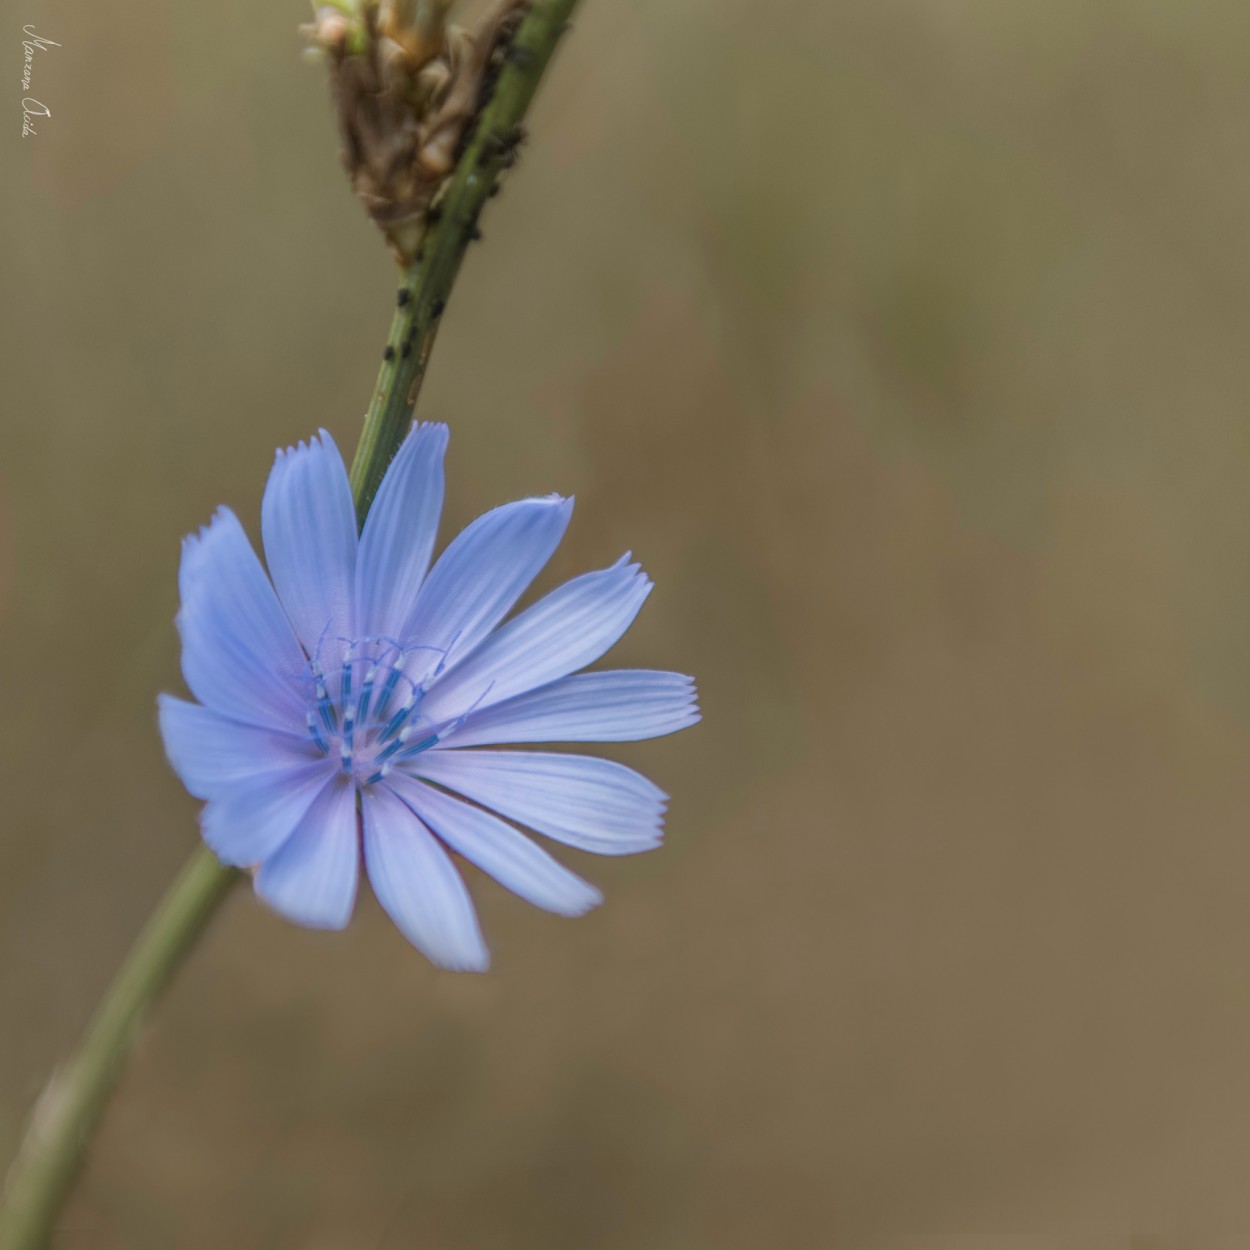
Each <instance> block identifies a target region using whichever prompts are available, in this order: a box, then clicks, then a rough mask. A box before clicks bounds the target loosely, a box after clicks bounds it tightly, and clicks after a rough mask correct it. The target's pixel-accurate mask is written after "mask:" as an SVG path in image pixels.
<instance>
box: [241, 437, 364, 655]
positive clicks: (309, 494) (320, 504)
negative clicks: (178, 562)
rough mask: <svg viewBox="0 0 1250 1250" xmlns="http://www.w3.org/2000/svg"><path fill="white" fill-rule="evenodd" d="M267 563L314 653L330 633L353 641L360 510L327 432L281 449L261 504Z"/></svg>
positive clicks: (307, 647) (298, 629)
mask: <svg viewBox="0 0 1250 1250" xmlns="http://www.w3.org/2000/svg"><path fill="white" fill-rule="evenodd" d="M260 530H261V537H262V538H263V539H264V541H265V560H266V562H267V563H268V565H269V573H270V575H271V576H272V577H273V584H274V586H275V587H277V590H278V598H279V599H281V600H282V606H283V608H285V609H286V614H287V616H288V617H289V618H290V621H291V624H292V625H293V626H294V627H295V632H296V634H297V635H298V636H299V640H300V642H302V643H303V644H304V649H305V650H306V651H307V652H308V654H309V655H311V656H313V657H314V658H316V657H317V653H318V648H319V647H320V645H321V644H322V642H323V640H324V639H326V638H338V639H342V638H352V637H354V636H355V631H354V625H355V622H354V616H355V612H354V603H355V595H356V545H357V539H356V510H355V507H354V506H353V504H352V492H351V487H350V486H349V485H348V483H347V470H346V469H344V467H343V459H342V457H341V456H340V455H339V451H338V448H337V447H336V446H335V445H334V440H333V439H332V438H331V437H330V435H329V434H328V433H326V431H325V430H322V431H321V434H320V438H313V439H309V441H308V443H307V444H304V443H300V445H299V446H298V447H288V448H287V449H286V450H285V451H279V452H278V454H277V456H276V458H275V459H274V464H273V470H272V471H271V472H270V474H269V481H268V483H266V485H265V497H264V500H263V501H262V503H261V508H260Z"/></svg>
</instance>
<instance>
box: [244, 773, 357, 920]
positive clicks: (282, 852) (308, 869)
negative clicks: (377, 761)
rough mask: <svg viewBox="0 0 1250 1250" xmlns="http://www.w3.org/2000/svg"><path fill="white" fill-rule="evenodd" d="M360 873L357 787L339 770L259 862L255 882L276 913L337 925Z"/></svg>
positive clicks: (348, 909)
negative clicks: (279, 843) (290, 830)
mask: <svg viewBox="0 0 1250 1250" xmlns="http://www.w3.org/2000/svg"><path fill="white" fill-rule="evenodd" d="M359 871H360V842H359V840H358V838H357V836H356V786H355V783H354V782H353V781H352V780H351V779H350V778H347V777H344V776H342V775H341V774H339V775H336V776H335V777H333V778H332V779H331V780H330V781H329V782H328V783H327V784H326V785H324V786H323V788H322V790H321V793H320V794H318V795H317V797H316V798H315V799H314V800H313V803H312V806H311V807H310V808H309V809H308V811H307V813H306V814H305V816H304V818H303V820H301V821H300V823H299V824H298V825H297V826H296V828H295V832H294V833H292V834H291V836H290V837H289V838H287V840H286V841H285V842H284V843H283V844H282V846H281V847H279V848H278V850H277V851H276V852H275V853H274V854H273V855H271V856H270V857H269V858H268V859H266V860H265V862H264V863H263V864H262V865H261V867H260V871H259V872H258V873H257V874H256V880H255V882H254V886H255V889H256V893H257V895H258V896H259V897H260V898H261V899H263V900H264V901H265V902H266V903H268V905H269V906H270V907H272V908H273V909H274V911H276V912H277V913H278V914H279V915H282V916H285V917H286V918H287V919H288V920H293V921H294V922H295V923H296V924H303V925H308V926H310V927H311V928H314V929H341V928H343V927H344V925H346V924H347V922H348V921H349V920H350V919H351V916H352V906H353V904H354V903H355V901H356V879H357V877H358V875H359Z"/></svg>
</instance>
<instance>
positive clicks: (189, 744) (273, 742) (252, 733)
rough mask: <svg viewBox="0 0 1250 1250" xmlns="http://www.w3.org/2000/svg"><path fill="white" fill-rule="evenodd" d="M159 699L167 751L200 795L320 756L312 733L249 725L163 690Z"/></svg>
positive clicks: (251, 781) (248, 782)
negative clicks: (295, 732) (164, 692)
mask: <svg viewBox="0 0 1250 1250" xmlns="http://www.w3.org/2000/svg"><path fill="white" fill-rule="evenodd" d="M156 704H157V715H158V717H159V720H160V727H161V737H162V738H163V739H164V741H165V754H166V755H167V756H168V757H169V762H170V764H171V765H172V766H173V769H174V772H176V773H177V774H178V776H179V777H180V778H181V780H182V784H183V785H184V786H186V788H187V789H188V790H189V791H190V792H191V793H192V794H193V795H195V797H196V798H197V799H211V798H216V797H218V796H220V795H221V794H223V793H224V792H226V791H227V790H230V789H232V788H234V787H240V788H243V789H247V788H249V787H250V786H252V785H254V784H255V783H256V782H258V781H260V780H262V779H263V778H264V776H265V775H266V774H267V773H272V772H287V771H289V770H290V769H292V768H295V767H298V766H299V765H301V764H309V763H312V762H314V761H315V760H316V759H317V758H318V752H317V750H316V748H315V747H314V746H313V744H312V742H311V740H310V739H309V737H308V735H307V734H304V735H303V736H302V737H301V736H299V735H296V734H289V733H283V732H282V731H280V730H276V729H266V728H263V727H261V726H259V725H245V724H243V723H242V722H241V721H236V720H230V719H229V718H228V717H225V716H222V715H221V713H219V712H214V711H213V710H212V709H211V708H206V707H201V706H200V704H198V703H188V702H186V700H185V699H176V698H174V696H173V695H171V694H162V695H158V696H157V699H156Z"/></svg>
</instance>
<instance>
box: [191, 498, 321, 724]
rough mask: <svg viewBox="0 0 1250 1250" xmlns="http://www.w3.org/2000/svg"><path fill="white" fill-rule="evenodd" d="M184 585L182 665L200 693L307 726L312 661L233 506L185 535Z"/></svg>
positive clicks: (235, 711)
mask: <svg viewBox="0 0 1250 1250" xmlns="http://www.w3.org/2000/svg"><path fill="white" fill-rule="evenodd" d="M178 587H179V591H180V593H181V598H182V606H181V608H180V609H179V612H178V630H179V633H180V634H181V635H182V673H183V676H184V677H185V678H186V682H187V685H188V686H190V687H191V691H192V693H193V694H194V695H195V697H196V698H197V699H199V701H200V702H201V703H203V704H204V705H205V706H207V707H211V708H212V709H213V710H214V711H216V712H221V713H222V714H223V715H224V716H230V717H233V718H235V719H236V720H242V721H247V722H248V723H250V724H257V725H268V726H271V727H273V728H285V729H292V730H294V731H295V732H297V733H302V732H303V730H304V716H305V712H306V709H307V706H308V700H309V699H310V698H311V695H312V683H311V680H310V678H309V675H308V665H307V662H306V660H305V658H304V654H303V652H302V651H301V650H300V646H299V642H298V641H297V639H296V637H295V635H294V633H292V631H291V625H290V622H289V621H288V620H287V618H286V616H285V614H284V613H283V611H282V606H281V604H279V602H278V597H277V595H275V594H274V590H273V586H272V585H271V584H270V582H269V579H268V578H267V577H266V576H265V571H264V569H262V568H261V565H260V561H259V560H258V559H257V558H256V553H255V552H254V551H253V550H252V545H251V543H249V542H248V541H247V535H246V534H245V533H244V532H243V527H242V526H241V525H240V524H239V520H238V517H236V516H235V515H234V513H233V512H231V511H230V510H229V509H228V508H219V509H218V510H217V513H216V515H215V516H214V517H213V520H212V522H211V523H210V524H209V525H207V526H206V527H205V528H204V529H202V530H200V532H199V534H192V535H190V536H188V537H187V538H186V539H185V540H184V541H183V544H182V564H181V566H180V568H179V571H178Z"/></svg>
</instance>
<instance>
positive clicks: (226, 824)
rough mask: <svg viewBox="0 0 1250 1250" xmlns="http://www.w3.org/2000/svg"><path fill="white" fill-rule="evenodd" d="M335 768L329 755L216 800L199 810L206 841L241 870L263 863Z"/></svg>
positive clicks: (301, 815) (308, 805)
mask: <svg viewBox="0 0 1250 1250" xmlns="http://www.w3.org/2000/svg"><path fill="white" fill-rule="evenodd" d="M335 767H336V765H335V763H334V761H333V760H330V759H321V760H318V761H317V762H316V763H315V764H301V765H299V766H298V767H297V768H292V769H289V770H287V771H285V772H281V773H271V774H270V775H269V776H268V777H266V778H265V779H264V780H263V781H260V782H258V783H256V784H255V785H252V786H248V787H247V788H246V789H238V790H230V791H228V792H227V793H225V794H223V795H222V796H221V798H217V799H211V800H210V801H209V802H207V803H206V804H205V805H204V810H203V811H201V812H200V831H201V832H202V833H203V835H204V841H205V842H207V843H208V845H209V847H210V849H211V850H212V851H213V852H214V854H216V856H217V858H218V859H220V860H221V861H222V862H223V863H226V864H232V865H233V866H234V867H236V868H248V867H251V866H252V865H253V864H260V863H263V862H264V861H265V860H267V859H268V858H269V857H270V856H271V855H272V854H274V852H275V851H277V849H278V848H279V847H280V846H281V845H282V844H283V843H284V842H285V841H286V840H287V838H289V837H290V836H291V834H292V832H293V831H294V829H295V826H296V825H298V824H299V822H300V821H301V820H302V819H303V816H304V813H305V812H306V811H308V809H309V807H311V806H312V801H313V799H315V798H316V797H317V795H318V794H319V793H320V792H321V790H322V789H323V788H324V786H325V784H326V782H327V781H328V780H329V779H330V778H331V776H333V775H334V770H335Z"/></svg>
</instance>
